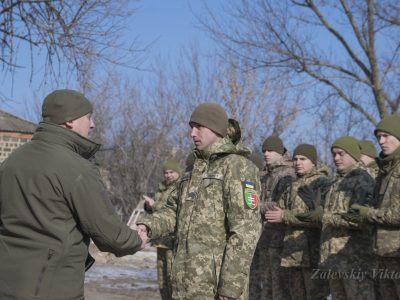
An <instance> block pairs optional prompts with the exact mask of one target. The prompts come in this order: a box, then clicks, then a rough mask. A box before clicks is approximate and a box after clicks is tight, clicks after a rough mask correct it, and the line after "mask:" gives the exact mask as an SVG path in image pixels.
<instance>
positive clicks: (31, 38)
mask: <svg viewBox="0 0 400 300" xmlns="http://www.w3.org/2000/svg"><path fill="white" fill-rule="evenodd" d="M132 7H133V6H132V5H131V4H130V3H129V1H124V0H123V1H110V0H80V1H64V0H31V1H27V0H5V1H1V3H0V51H1V55H0V64H1V66H2V69H3V72H5V73H12V72H14V71H15V70H16V69H17V68H20V67H22V66H23V67H26V66H25V65H21V64H20V62H19V61H20V60H19V59H18V58H19V50H21V49H28V50H27V51H26V52H27V53H30V60H29V61H30V66H29V67H30V70H31V77H32V76H34V73H35V72H36V70H37V69H42V70H44V72H45V75H46V77H47V76H50V77H51V78H52V79H54V80H57V79H58V78H59V77H62V78H63V77H65V74H71V73H72V72H73V71H76V72H77V73H76V74H77V75H78V77H79V76H80V75H82V74H86V73H87V72H88V68H90V67H91V62H93V61H95V62H96V63H97V64H98V63H105V64H108V63H112V64H123V65H125V66H137V65H138V64H139V56H138V51H139V50H138V49H137V48H136V49H135V47H136V45H135V43H134V42H135V41H132V44H131V45H125V44H124V43H122V40H121V35H122V33H123V30H124V21H125V20H126V18H128V17H129V16H130V15H131V14H132V13H133V12H134V9H133V8H132ZM38 58H39V59H38ZM40 58H43V60H44V61H42V60H41V59H40ZM42 63H43V66H44V67H43V68H42Z"/></svg>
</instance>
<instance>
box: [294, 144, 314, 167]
mask: <svg viewBox="0 0 400 300" xmlns="http://www.w3.org/2000/svg"><path fill="white" fill-rule="evenodd" d="M296 155H303V156H305V157H307V158H308V159H309V160H311V161H312V163H313V164H314V165H317V161H318V156H317V149H315V147H314V146H313V145H310V144H300V145H298V146H297V147H296V149H294V152H293V158H294V157H295V156H296Z"/></svg>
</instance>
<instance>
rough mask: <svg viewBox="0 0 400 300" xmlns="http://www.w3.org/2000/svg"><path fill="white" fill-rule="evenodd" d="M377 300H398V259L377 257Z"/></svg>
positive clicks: (399, 282)
mask: <svg viewBox="0 0 400 300" xmlns="http://www.w3.org/2000/svg"><path fill="white" fill-rule="evenodd" d="M378 264H379V265H378V269H377V270H375V273H374V277H375V280H376V282H377V297H376V299H377V300H400V258H384V257H378Z"/></svg>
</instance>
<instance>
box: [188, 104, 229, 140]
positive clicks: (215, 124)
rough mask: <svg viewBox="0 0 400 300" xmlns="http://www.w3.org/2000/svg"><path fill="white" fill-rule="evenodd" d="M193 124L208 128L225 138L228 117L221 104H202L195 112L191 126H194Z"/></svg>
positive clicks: (191, 119)
mask: <svg viewBox="0 0 400 300" xmlns="http://www.w3.org/2000/svg"><path fill="white" fill-rule="evenodd" d="M192 123H197V124H199V125H201V126H204V127H207V128H208V129H211V130H212V131H214V132H215V133H217V134H219V135H220V136H222V137H224V136H226V133H227V129H228V116H227V115H226V112H225V110H224V109H223V108H222V107H221V106H220V105H219V104H217V103H202V104H200V105H199V106H197V107H196V108H195V110H194V111H193V113H192V116H191V117H190V122H189V125H190V126H192Z"/></svg>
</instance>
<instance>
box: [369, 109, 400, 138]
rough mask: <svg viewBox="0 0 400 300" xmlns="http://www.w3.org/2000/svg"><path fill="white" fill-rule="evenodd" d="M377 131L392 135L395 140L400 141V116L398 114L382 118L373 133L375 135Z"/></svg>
mask: <svg viewBox="0 0 400 300" xmlns="http://www.w3.org/2000/svg"><path fill="white" fill-rule="evenodd" d="M378 131H384V132H387V133H389V134H390V135H393V136H394V137H395V138H397V139H398V140H400V116H399V115H398V114H393V115H391V116H386V117H384V118H383V119H382V120H381V121H380V122H379V123H378V125H376V129H375V131H374V133H375V135H376V133H377V132H378Z"/></svg>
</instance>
